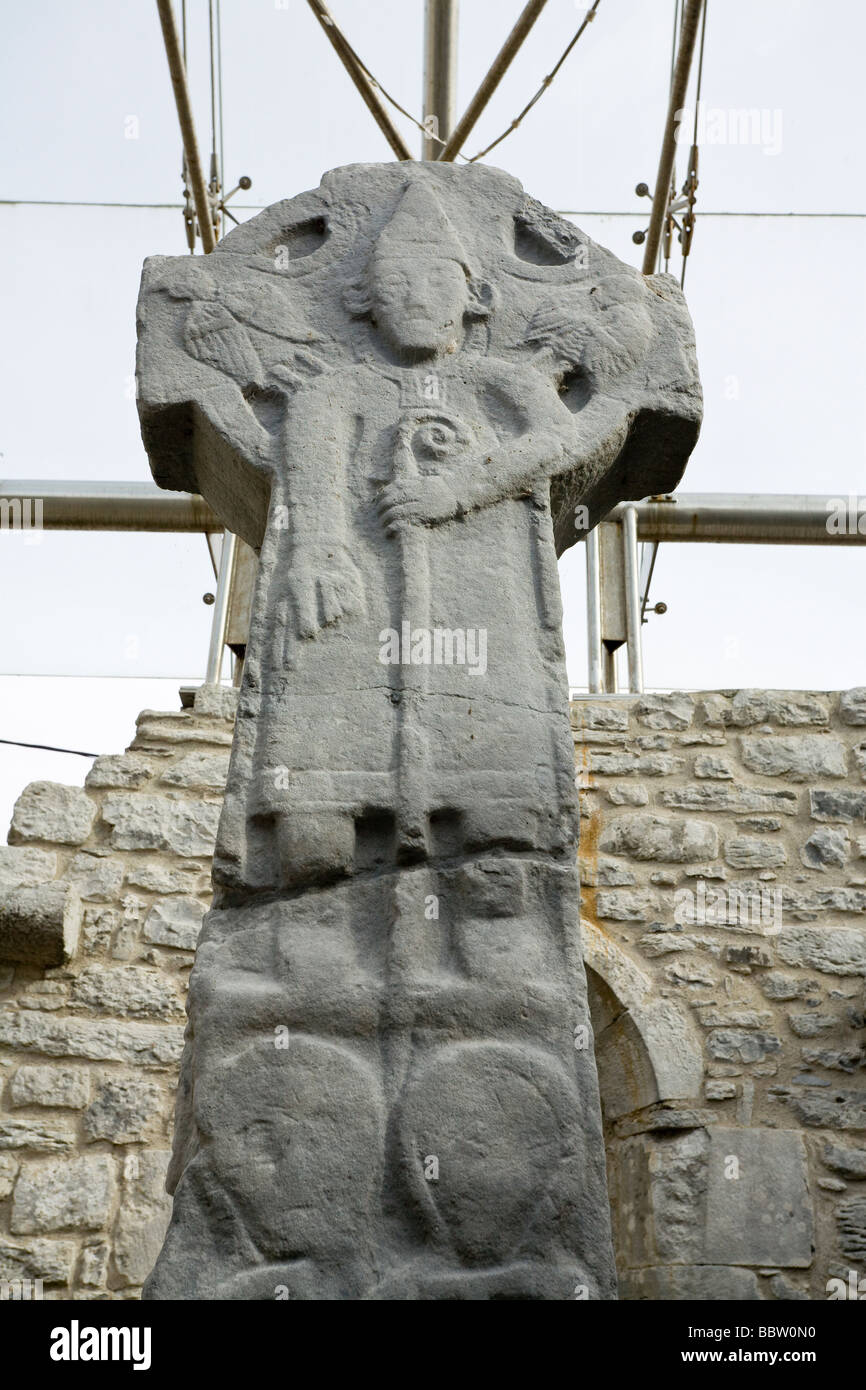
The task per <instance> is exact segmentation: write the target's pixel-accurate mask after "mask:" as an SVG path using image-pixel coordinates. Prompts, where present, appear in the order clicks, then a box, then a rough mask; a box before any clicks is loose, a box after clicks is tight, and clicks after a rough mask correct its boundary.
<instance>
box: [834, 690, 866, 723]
mask: <svg viewBox="0 0 866 1390" xmlns="http://www.w3.org/2000/svg"><path fill="white" fill-rule="evenodd" d="M839 718H840V719H841V721H842V723H843V724H854V725H856V726H858V727H859V726H860V725H863V724H866V686H864V685H861V686H858V687H856V689H854V690H846V691H844V692H843V694H842V698H841V699H840V701H839Z"/></svg>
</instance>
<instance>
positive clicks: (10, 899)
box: [0, 881, 81, 966]
mask: <svg viewBox="0 0 866 1390" xmlns="http://www.w3.org/2000/svg"><path fill="white" fill-rule="evenodd" d="M80 927H81V900H80V898H79V896H78V894H77V892H76V891H75V890H74V888H73V887H71V886H70V885H69V884H68V883H65V882H63V881H58V882H56V883H44V884H42V885H41V886H40V887H38V888H15V889H12V890H10V891H9V892H8V893H4V894H3V895H2V897H0V960H2V961H22V962H24V963H25V964H27V965H42V966H52V965H63V964H64V963H65V962H66V961H68V960H71V958H72V957H73V956H74V955H75V951H76V949H77V946H78V935H79V930H80Z"/></svg>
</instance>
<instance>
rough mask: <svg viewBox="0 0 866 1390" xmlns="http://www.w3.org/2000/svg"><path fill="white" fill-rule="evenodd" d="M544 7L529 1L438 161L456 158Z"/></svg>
mask: <svg viewBox="0 0 866 1390" xmlns="http://www.w3.org/2000/svg"><path fill="white" fill-rule="evenodd" d="M546 4H547V0H529V3H528V4H527V5H526V6H525V7H524V9H523V12H522V14H521V15H520V16H519V18H518V20H517V23H516V24H515V26H514V28H513V29H512V31H511V33H510V34H509V35H508V38H507V39H506V40H505V43H504V44H503V45H502V47H501V48H500V50H499V52H498V53H497V55H496V57H495V58H494V60H493V63H492V65H491V68H490V71H489V72H488V73H487V76H486V77H485V78H484V80H483V81H482V83H481V86H480V87H479V88H478V91H477V92H476V93H475V95H474V97H473V98H472V100H471V101H470V103H469V105H468V106H467V108H466V110H465V111H464V113H463V115H462V116H461V117H460V120H459V121H458V122H457V124H456V126H455V127H454V129H453V131H452V132H451V133H450V135H448V138H447V142H446V144H445V146H444V148H443V149H442V151H441V153H440V154H439V155H438V158H439V159H448V160H453V159H455V158H456V157H457V155H458V153H459V152H460V150H461V149H462V148H463V146H464V144H465V143H466V140H467V139H468V137H469V135H470V134H471V132H472V130H473V128H474V127H475V125H476V123H477V121H478V118H479V117H480V115H481V113H482V111H483V110H484V108H485V106H486V105H487V103H488V101H489V100H490V98H491V97H492V95H493V93H494V92H495V91H496V88H497V87H498V86H499V83H500V82H501V81H502V78H503V77H504V76H505V73H506V72H507V71H508V68H509V67H510V66H511V63H512V61H513V59H514V57H515V55H516V53H517V51H518V49H519V48H520V46H521V44H522V43H523V40H524V39H525V38H526V35H527V34H528V33H529V31H530V29H531V28H532V26H533V24H534V23H535V21H536V20H537V18H538V16H539V15H540V14H541V11H542V10H543V9H544V7H545V5H546Z"/></svg>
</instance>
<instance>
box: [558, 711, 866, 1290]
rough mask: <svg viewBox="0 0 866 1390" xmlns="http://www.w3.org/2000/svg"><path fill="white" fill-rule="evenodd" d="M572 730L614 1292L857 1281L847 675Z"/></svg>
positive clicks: (863, 750) (855, 777)
mask: <svg viewBox="0 0 866 1390" xmlns="http://www.w3.org/2000/svg"><path fill="white" fill-rule="evenodd" d="M572 722H573V725H574V729H575V742H576V748H577V756H578V766H579V773H578V778H579V785H580V786H581V787H582V820H581V876H582V880H583V884H584V887H583V890H582V893H583V902H582V915H583V917H584V936H585V942H586V946H585V951H586V958H587V963H588V965H589V967H590V969H591V971H592V974H591V983H592V985H593V995H594V1000H593V1017H594V1023H595V1027H596V1033H597V1052H598V1060H599V1072H600V1080H601V1088H602V1100H603V1104H604V1106H605V1119H606V1125H607V1139H608V1165H609V1174H610V1189H611V1202H612V1206H613V1212H614V1225H615V1240H616V1245H617V1267H618V1270H619V1275H620V1283H621V1293H622V1296H623V1297H625V1298H691V1299H710V1298H719V1299H730V1298H758V1297H764V1298H807V1297H811V1298H826V1297H827V1281H828V1279H830V1278H836V1277H838V1278H842V1279H844V1280H846V1281H847V1280H848V1277H849V1271H850V1270H851V1269H856V1270H858V1271H859V1277H860V1278H863V1277H864V1276H866V1183H864V1181H863V1180H864V1179H866V1086H864V1071H863V1067H864V1064H866V1048H864V1032H863V1028H864V1007H866V997H864V976H866V785H864V784H866V690H853V691H848V692H847V693H845V694H843V695H841V696H840V695H827V694H804V693H799V692H788V691H749V690H743V691H738V692H734V691H727V692H724V693H722V694H718V693H714V694H705V695H694V696H691V695H685V694H679V693H677V694H672V695H647V696H634V697H625V698H623V697H611V698H608V699H603V700H600V699H598V698H595V699H584V700H578V701H575V702H574V704H573V706H572ZM862 1291H863V1293H864V1294H866V1282H864V1284H863V1290H862Z"/></svg>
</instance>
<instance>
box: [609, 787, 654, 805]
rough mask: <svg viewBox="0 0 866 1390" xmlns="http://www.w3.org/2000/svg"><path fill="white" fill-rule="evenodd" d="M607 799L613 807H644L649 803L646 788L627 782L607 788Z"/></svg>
mask: <svg viewBox="0 0 866 1390" xmlns="http://www.w3.org/2000/svg"><path fill="white" fill-rule="evenodd" d="M607 799H608V801H609V802H610V803H611V805H613V806H646V804H647V802H648V801H649V792H648V791H647V789H646V787H642V786H640V785H637V786H636V785H634V784H632V785H631V786H629V784H628V783H627V782H617V783H616V785H615V786H613V787H608V788H607Z"/></svg>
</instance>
